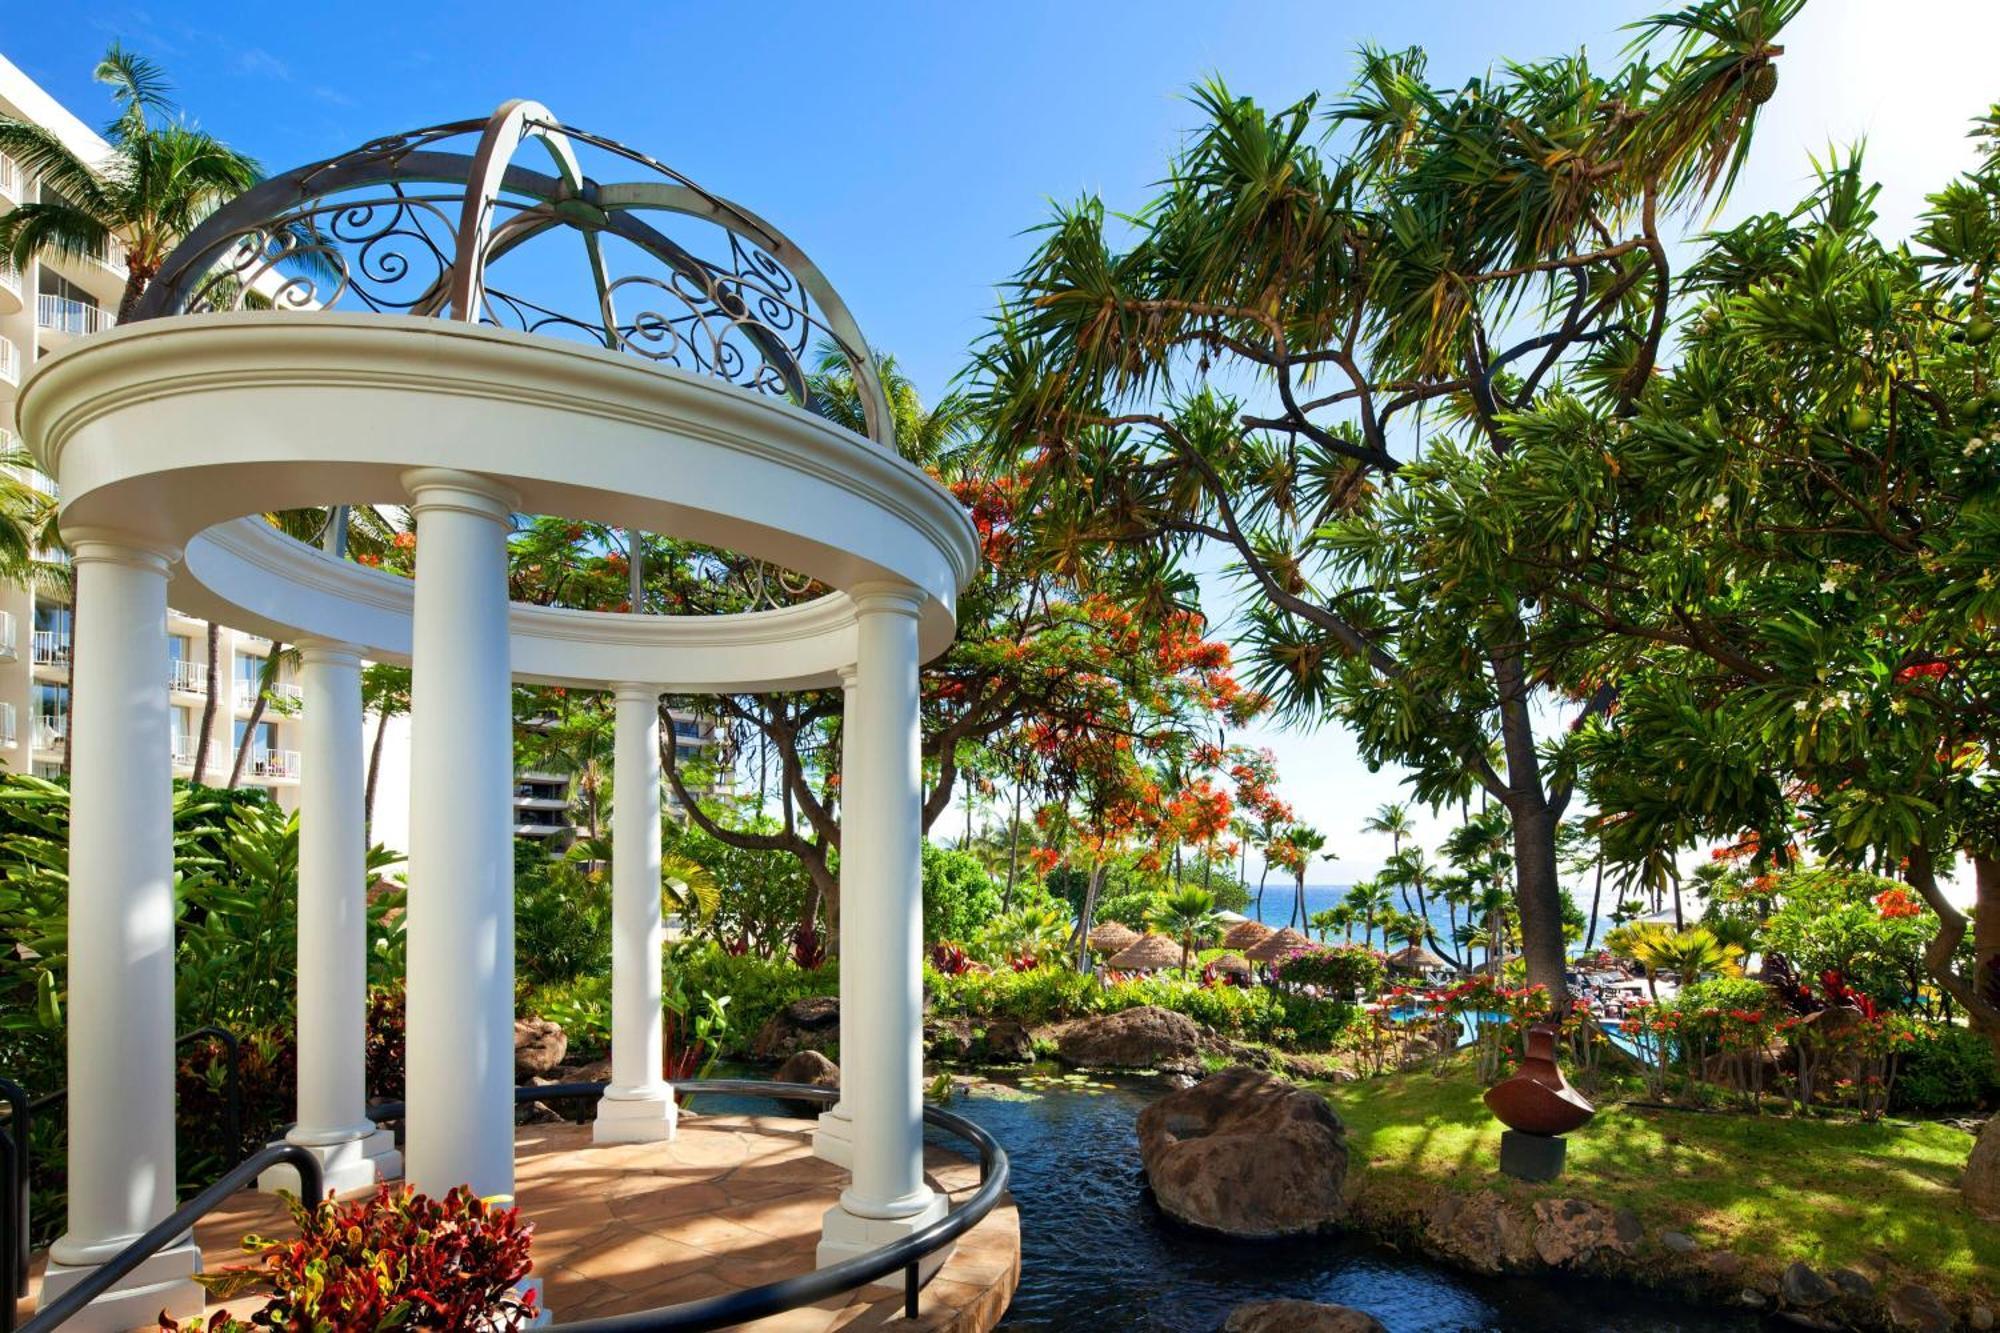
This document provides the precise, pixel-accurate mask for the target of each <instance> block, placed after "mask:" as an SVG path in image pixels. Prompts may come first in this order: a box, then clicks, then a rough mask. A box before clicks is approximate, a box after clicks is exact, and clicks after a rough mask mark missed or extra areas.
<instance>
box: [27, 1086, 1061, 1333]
mask: <svg viewBox="0 0 2000 1333" xmlns="http://www.w3.org/2000/svg"><path fill="white" fill-rule="evenodd" d="M514 1160H515V1191H516V1197H517V1198H518V1200H519V1202H520V1205H521V1208H522V1211H523V1212H525V1213H526V1214H527V1216H528V1217H529V1218H530V1219H531V1220H532V1221H533V1222H534V1223H535V1239H534V1251H533V1252H534V1260H535V1268H534V1272H535V1275H536V1276H538V1277H540V1278H541V1279H542V1284H543V1286H542V1293H543V1297H542V1298H543V1303H544V1304H545V1305H546V1306H547V1307H548V1309H549V1310H550V1312H551V1313H552V1314H553V1315H554V1317H555V1321H556V1322H557V1323H558V1324H561V1323H567V1322H569V1321H570V1320H575V1319H589V1318H597V1317H600V1316H604V1315H613V1314H625V1313H628V1312H631V1311H635V1310H647V1309H652V1308H654V1307H657V1306H662V1305H671V1304H675V1303H677V1302H680V1301H691V1300H698V1299H700V1298H702V1297H705V1296H713V1295H718V1294H720V1293H723V1292H727V1291H730V1290H732V1289H741V1288H745V1287H754V1286H759V1285H761V1284H763V1283H766V1282H774V1281H777V1280H778V1279H780V1278H785V1277H791V1276H794V1275H797V1274H800V1273H805V1272H809V1271H810V1270H811V1269H812V1266H813V1250H814V1247H815V1246H816V1245H817V1244H818V1241H819V1229H820V1217H821V1215H822V1214H823V1213H825V1212H826V1210H827V1209H828V1208H830V1207H832V1206H833V1204H834V1203H835V1202H836V1200H837V1199H838V1197H839V1193H840V1190H841V1188H842V1186H843V1185H844V1184H845V1183H846V1178H847V1173H846V1172H845V1171H842V1170H841V1169H840V1168H838V1167H835V1166H831V1165H829V1164H828V1163H826V1162H822V1161H820V1160H819V1159H818V1158H816V1157H814V1156H813V1155H812V1142H811V1122H810V1121H801V1120H784V1119H775V1118H769V1117H762V1116H743V1115H716V1116H704V1115H684V1116H683V1118H682V1120H681V1129H680V1136H679V1137H678V1138H677V1139H676V1140H675V1141H674V1142H672V1143H644V1144H621V1145H615V1146H604V1147H599V1146H597V1145H595V1144H593V1143H592V1142H591V1141H590V1128H589V1126H587V1125H573V1124H548V1125H524V1126H522V1127H521V1128H520V1129H519V1130H517V1131H516V1135H515V1147H514ZM925 1165H926V1171H927V1173H928V1175H929V1178H930V1181H931V1184H932V1186H933V1187H934V1188H936V1189H940V1190H944V1191H947V1192H948V1193H949V1194H950V1196H951V1199H952V1206H953V1207H957V1206H958V1205H959V1204H960V1203H962V1202H963V1201H964V1200H965V1199H966V1198H967V1197H969V1196H970V1195H971V1193H972V1191H973V1190H974V1189H975V1188H977V1186H978V1183H979V1171H978V1168H977V1166H976V1165H974V1164H973V1163H970V1162H967V1161H965V1160H963V1159H962V1158H958V1157H955V1156H953V1155H951V1154H950V1153H946V1152H941V1151H938V1150H936V1149H933V1150H931V1152H930V1153H929V1155H928V1157H927V1160H926V1164H925ZM289 1230H290V1222H289V1220H288V1219H287V1218H286V1216H285V1213H284V1210H283V1208H282V1206H281V1205H280V1204H279V1203H278V1201H277V1200H276V1199H275V1198H273V1197H272V1196H270V1195H263V1194H257V1193H255V1192H251V1191H246V1192H244V1193H242V1194H239V1195H237V1196H236V1197H235V1198H234V1199H232V1200H231V1201H230V1202H229V1203H228V1204H227V1205H225V1206H224V1207H223V1208H221V1209H218V1210H217V1211H216V1212H214V1213H212V1214H210V1216H209V1218H208V1219H207V1221H205V1222H204V1223H203V1224H201V1225H200V1226H198V1227H197V1228H196V1229H195V1236H196V1239H197V1240H199V1241H200V1242H201V1247H202V1255H203V1260H204V1267H205V1268H207V1269H208V1270H210V1271H213V1270H215V1269H217V1268H222V1267H227V1266H229V1265H232V1264H240V1263H243V1262H244V1261H245V1259H246V1256H245V1255H244V1253H243V1252H242V1250H241V1249H240V1248H239V1242H240V1240H241V1238H242V1237H243V1236H244V1235H245V1234H248V1233H252V1232H254V1233H257V1234H261V1235H266V1236H280V1235H285V1234H288V1233H289ZM1020 1267H1021V1233H1020V1220H1019V1217H1018V1215H1017V1214H1016V1212H1015V1209H1014V1205H1013V1202H1012V1201H1011V1200H1003V1201H1002V1203H1001V1205H1000V1206H999V1207H997V1208H995V1209H994V1211H993V1212H992V1213H991V1214H990V1215H989V1216H988V1217H987V1219H986V1220H985V1221H984V1222H982V1223H981V1224H980V1225H979V1226H977V1227H975V1228H973V1230H972V1231H971V1232H970V1233H969V1234H967V1235H966V1236H964V1237H962V1238H961V1239H960V1240H959V1242H958V1245H957V1246H956V1248H955V1249H954V1250H953V1252H952V1255H951V1257H950V1258H949V1259H948V1260H946V1262H945V1265H944V1267H943V1268H942V1269H940V1270H939V1271H938V1273H937V1275H936V1276H935V1277H934V1278H932V1279H931V1281H930V1282H929V1283H928V1284H926V1285H925V1287H924V1290H923V1300H922V1312H921V1314H920V1316H919V1317H918V1318H917V1319H916V1320H914V1321H910V1320H905V1319H904V1318H903V1315H902V1289H901V1287H900V1285H898V1286H896V1287H893V1288H891V1287H889V1286H875V1287H868V1288H865V1289H863V1290H861V1291H858V1292H850V1293H847V1294H846V1295H844V1296H839V1297H834V1298H831V1299H829V1300H828V1301H826V1302H824V1303H822V1304H820V1305H815V1306H809V1307H806V1308H803V1309H798V1310H791V1311H787V1312H785V1313H783V1314H779V1315H774V1316H771V1317H769V1318H767V1319H760V1320H758V1321H756V1322H755V1323H752V1324H748V1325H744V1327H746V1328H750V1329H755V1330H758V1333H831V1330H834V1329H854V1330H860V1329H869V1328H875V1327H877V1326H880V1325H887V1324H894V1325H896V1326H897V1327H899V1328H907V1329H911V1330H918V1329H922V1330H938V1331H939V1333H945V1331H947V1330H948V1331H949V1333H985V1330H987V1329H990V1328H992V1327H993V1326H994V1325H995V1324H996V1323H998V1322H999V1320H1000V1316H1001V1315H1002V1314H1004V1313H1005V1312H1006V1309H1007V1304H1008V1302H1009V1301H1010V1300H1012V1299H1013V1295H1014V1284H1015V1281H1016V1279H1017V1278H1018V1277H1019V1276H1020ZM32 1299H33V1297H32V1294H31V1296H30V1301H32ZM255 1305H256V1302H255V1300H254V1299H252V1300H246V1301H236V1302H231V1308H233V1309H237V1310H239V1311H241V1312H243V1313H247V1312H248V1310H249V1309H253V1308H255ZM29 1308H31V1306H24V1308H23V1318H25V1317H26V1311H27V1309H29Z"/></svg>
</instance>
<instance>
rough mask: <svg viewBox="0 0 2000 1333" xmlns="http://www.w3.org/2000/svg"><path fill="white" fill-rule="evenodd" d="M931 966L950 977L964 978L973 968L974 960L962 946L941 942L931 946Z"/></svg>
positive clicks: (946, 941) (945, 941) (947, 941)
mask: <svg viewBox="0 0 2000 1333" xmlns="http://www.w3.org/2000/svg"><path fill="white" fill-rule="evenodd" d="M931 966H932V967H934V968H936V969H937V970H938V971H939V972H942V973H943V974H944V975H946V976H948V977H957V976H963V975H965V973H966V971H967V970H968V969H970V968H971V966H972V959H971V957H970V956H969V955H968V954H967V953H966V952H965V950H964V949H963V948H961V947H960V946H958V945H956V944H953V943H952V942H951V941H949V940H939V941H938V942H937V943H936V944H933V945H932V946H931Z"/></svg>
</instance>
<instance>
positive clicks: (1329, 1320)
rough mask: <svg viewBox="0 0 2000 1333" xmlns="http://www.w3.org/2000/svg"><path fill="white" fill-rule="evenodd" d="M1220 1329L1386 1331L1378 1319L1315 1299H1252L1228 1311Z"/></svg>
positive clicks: (1232, 1332) (1250, 1332)
mask: <svg viewBox="0 0 2000 1333" xmlns="http://www.w3.org/2000/svg"><path fill="white" fill-rule="evenodd" d="M1222 1333H1388V1330H1387V1329H1385V1328H1383V1327H1382V1323H1381V1321H1380V1320H1378V1319H1376V1318H1375V1316H1373V1315H1370V1314H1363V1313H1362V1312H1361V1311H1359V1310H1350V1309H1348V1308H1347V1307H1346V1306H1344V1305H1322V1304H1321V1303H1320V1302H1318V1301H1251V1302H1250V1303H1249V1304H1247V1305H1239V1306H1237V1307H1236V1308H1235V1309H1234V1310H1231V1311H1230V1312H1229V1318H1228V1319H1227V1320H1225V1321H1224V1322H1223V1325H1222Z"/></svg>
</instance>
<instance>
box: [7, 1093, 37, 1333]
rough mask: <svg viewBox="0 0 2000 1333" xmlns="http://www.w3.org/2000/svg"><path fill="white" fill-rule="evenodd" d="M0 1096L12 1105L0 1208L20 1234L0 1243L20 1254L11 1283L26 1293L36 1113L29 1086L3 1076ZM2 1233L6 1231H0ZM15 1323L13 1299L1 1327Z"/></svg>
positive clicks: (18, 1292) (15, 1289)
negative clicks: (14, 1203) (16, 1201)
mask: <svg viewBox="0 0 2000 1333" xmlns="http://www.w3.org/2000/svg"><path fill="white" fill-rule="evenodd" d="M0 1099H4V1100H5V1101H6V1103H7V1105H8V1106H9V1107H10V1108H11V1109H12V1115H11V1117H10V1119H9V1120H8V1124H7V1130H8V1134H7V1156H8V1163H7V1166H8V1170H7V1177H6V1180H5V1182H4V1187H0V1208H4V1209H5V1216H6V1217H7V1218H8V1219H9V1221H8V1223H7V1225H8V1227H10V1228H18V1229H19V1232H18V1234H15V1235H11V1236H7V1239H9V1240H11V1241H12V1244H11V1245H5V1246H0V1254H4V1253H6V1252H7V1251H8V1250H12V1251H13V1252H14V1253H15V1254H16V1255H17V1256H18V1258H17V1259H16V1261H15V1264H14V1281H13V1284H12V1286H10V1287H8V1288H7V1290H8V1291H10V1292H11V1293H12V1294H13V1295H15V1296H25V1295H26V1294H27V1292H28V1257H29V1249H30V1246H29V1240H28V1237H29V1227H28V1130H29V1128H30V1127H31V1126H32V1125H33V1123H34V1113H33V1112H32V1111H31V1110H30V1109H29V1108H30V1106H31V1105H32V1103H31V1102H30V1101H29V1100H28V1090H27V1089H26V1088H24V1087H22V1086H21V1085H20V1084H18V1083H16V1082H15V1081H14V1080H13V1079H10V1078H0ZM17 1194H18V1195H19V1196H20V1200H21V1202H20V1206H19V1207H8V1206H7V1202H6V1201H7V1200H8V1199H11V1198H13V1197H14V1196H15V1195H17ZM0 1235H6V1233H5V1232H0ZM12 1327H14V1310H13V1302H12V1301H8V1302H7V1309H6V1310H5V1311H4V1313H0V1329H10V1328H12Z"/></svg>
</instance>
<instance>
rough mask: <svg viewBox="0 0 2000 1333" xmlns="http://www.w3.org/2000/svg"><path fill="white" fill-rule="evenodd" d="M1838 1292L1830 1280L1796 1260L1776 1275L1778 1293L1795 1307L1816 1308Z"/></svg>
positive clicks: (1801, 1308)
mask: <svg viewBox="0 0 2000 1333" xmlns="http://www.w3.org/2000/svg"><path fill="white" fill-rule="evenodd" d="M1839 1294H1840V1293H1839V1292H1838V1291H1837V1290H1835V1288H1834V1285H1833V1284H1832V1283H1831V1282H1828V1281H1827V1280H1826V1279H1825V1278H1823V1277H1821V1276H1820V1275H1819V1274H1818V1273H1815V1272H1813V1270H1812V1269H1811V1268H1809V1267H1807V1266H1806V1265H1805V1264H1802V1263H1799V1262H1797V1261H1794V1262H1792V1263H1791V1264H1789V1265H1788V1266H1787V1267H1786V1268H1785V1271H1784V1272H1783V1273H1781V1274H1779V1276H1778V1295H1779V1296H1781V1297H1783V1298H1784V1302H1785V1304H1786V1305H1789V1306H1792V1307H1794V1308H1795V1309H1800V1310H1816V1309H1818V1308H1819V1307H1820V1306H1822V1305H1825V1304H1826V1303H1827V1302H1828V1301H1830V1300H1832V1299H1833V1298H1834V1297H1836V1296H1838V1295H1839Z"/></svg>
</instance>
